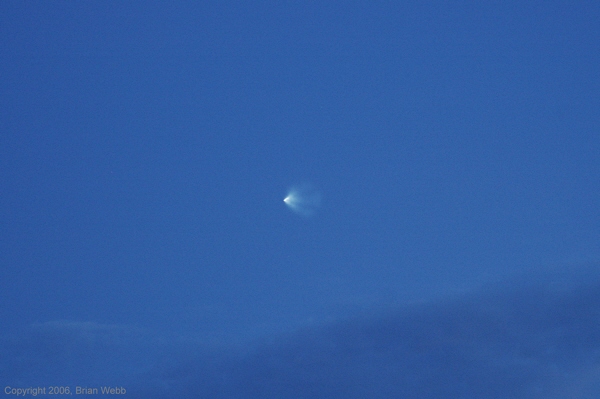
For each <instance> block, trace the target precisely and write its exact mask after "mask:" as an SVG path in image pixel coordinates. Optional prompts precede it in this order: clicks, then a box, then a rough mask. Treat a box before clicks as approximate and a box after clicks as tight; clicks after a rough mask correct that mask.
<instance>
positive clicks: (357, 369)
mask: <svg viewBox="0 0 600 399" xmlns="http://www.w3.org/2000/svg"><path fill="white" fill-rule="evenodd" d="M529 281H531V280H529ZM376 313H377V314H376V315H375V314H373V313H372V312H371V313H370V314H369V315H359V316H356V317H354V318H350V319H345V320H343V321H337V322H333V323H327V324H322V325H320V326H318V327H310V328H309V327H307V328H304V329H302V330H300V331H297V332H295V333H290V334H286V335H278V336H277V337H276V338H274V337H270V338H268V339H263V340H262V341H261V342H258V343H257V342H254V343H252V344H248V345H240V346H230V347H225V348H223V347H221V348H219V349H214V348H213V349H210V350H209V349H207V348H206V347H204V348H203V346H202V345H201V344H192V343H190V342H189V341H186V340H177V339H171V338H169V339H167V338H164V337H163V338H161V339H157V338H155V337H154V338H152V337H149V336H148V335H147V334H144V333H142V332H139V331H132V330H131V329H129V328H119V327H110V326H102V325H97V324H94V323H66V322H55V323H46V324H40V325H35V326H32V327H31V328H29V329H28V330H27V331H25V332H20V333H19V334H6V335H5V336H4V339H3V341H2V352H3V356H2V359H1V360H0V367H1V368H0V374H1V375H2V377H1V378H0V380H2V383H3V384H4V385H3V386H6V385H11V386H30V385H36V384H70V385H71V386H74V385H85V384H87V385H89V386H94V384H96V385H98V384H101V385H106V384H112V385H118V386H123V387H126V388H127V395H126V396H127V397H131V398H171V397H172V398H261V399H264V398H296V399H297V398H393V397H396V398H503V399H505V398H597V397H600V278H599V274H597V273H592V274H586V275H585V276H583V277H581V276H580V277H578V278H577V279H573V278H569V279H565V278H564V277H561V276H558V277H557V276H554V277H553V278H549V279H545V280H543V281H541V280H538V281H537V282H536V283H535V284H532V283H524V282H521V283H519V282H515V281H513V282H511V283H510V284H505V285H503V286H493V287H488V288H487V289H484V290H481V291H480V292H479V293H477V294H469V295H461V296H459V297H456V296H455V297H453V298H452V299H445V300H438V301H433V302H422V303H414V304H409V305H404V306H402V307H400V308H396V309H393V310H385V311H383V310H379V311H377V312H376Z"/></svg>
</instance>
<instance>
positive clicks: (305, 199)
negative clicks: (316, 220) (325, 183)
mask: <svg viewBox="0 0 600 399" xmlns="http://www.w3.org/2000/svg"><path fill="white" fill-rule="evenodd" d="M283 202H285V204H286V205H287V206H288V207H289V208H290V209H291V210H293V211H294V212H296V213H298V214H299V215H302V216H312V215H313V214H314V213H315V212H316V211H317V208H318V207H319V205H321V194H320V193H319V192H318V191H317V190H315V188H314V187H313V186H311V185H310V184H302V185H299V186H294V187H292V188H291V189H290V190H289V191H288V195H287V197H285V198H284V199H283Z"/></svg>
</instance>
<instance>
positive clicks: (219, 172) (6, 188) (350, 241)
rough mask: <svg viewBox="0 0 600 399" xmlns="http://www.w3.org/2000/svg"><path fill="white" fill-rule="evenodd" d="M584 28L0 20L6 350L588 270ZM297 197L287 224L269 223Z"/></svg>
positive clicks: (358, 305) (196, 19)
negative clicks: (307, 189) (55, 339)
mask: <svg viewBox="0 0 600 399" xmlns="http://www.w3.org/2000/svg"><path fill="white" fill-rule="evenodd" d="M599 20H600V5H599V4H597V3H596V2H593V1H580V2H559V1H549V2H548V1H546V2H527V3H526V4H524V3H523V2H517V1H505V2H484V3H482V2H440V1H437V2H429V3H423V2H385V1H368V2H295V3H294V2H224V1H219V2H202V3H201V2H176V3H175V4H171V3H166V2H146V1H144V2H116V1H114V2H113V1H103V2H19V1H4V2H2V3H1V4H0V171H1V173H0V190H1V194H0V304H1V305H0V319H1V320H2V325H3V326H4V327H3V328H5V329H6V330H5V331H4V332H6V333H7V334H8V333H9V332H11V331H16V330H19V329H21V328H29V327H27V326H31V325H38V324H39V323H54V322H58V321H60V322H65V321H69V322H70V323H98V325H118V326H134V327H135V328H142V329H147V330H148V331H153V332H157V334H163V333H164V334H183V335H186V336H195V337H198V339H200V340H202V339H211V340H218V341H228V340H230V339H233V340H238V339H245V338H247V337H249V336H256V335H257V334H258V335H261V336H264V335H270V334H274V333H275V332H279V331H282V330H283V331H285V330H288V329H289V328H291V326H302V325H306V323H312V322H316V321H320V320H331V318H332V317H333V318H334V319H335V318H336V317H338V315H340V314H344V315H347V314H348V313H350V314H351V313H352V312H354V311H355V310H360V311H361V312H362V311H364V309H365V308H369V307H380V306H384V307H385V306H390V305H393V304H398V303H403V302H404V301H407V300H414V299H423V298H439V297H443V296H444V295H446V294H448V293H449V292H456V291H462V290H465V289H467V290H468V289H472V288H474V287H478V286H480V285H481V284H485V283H486V282H489V281H495V280H498V279H503V278H508V277H509V276H511V275H512V274H514V273H516V272H519V273H522V272H523V271H528V270H536V272H537V273H539V272H540V270H542V271H543V270H544V269H546V268H548V269H553V270H555V269H557V268H558V269H562V270H567V271H568V270H570V268H576V267H577V265H580V264H582V263H590V262H592V263H593V262H597V261H598V260H599V259H600V207H599V206H598V203H599V200H600V184H599V182H600V134H599V132H600V112H598V110H600V78H599V72H600V67H599V66H600V24H598V21H599ZM303 183H310V184H311V185H312V186H313V187H315V188H316V189H317V190H318V191H319V192H320V194H321V198H322V201H321V206H320V208H319V209H318V210H317V212H316V213H315V214H314V215H313V216H312V217H308V218H306V217H302V216H301V215H297V214H295V213H293V212H290V209H288V208H287V207H286V206H285V203H284V202H283V199H284V198H285V197H286V195H287V194H288V189H289V188H290V187H293V186H294V185H296V184H303ZM36 323H38V324H36ZM70 325H72V324H70ZM2 332H3V331H0V333H2ZM158 332H160V333H158ZM49 383H51V382H49Z"/></svg>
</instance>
